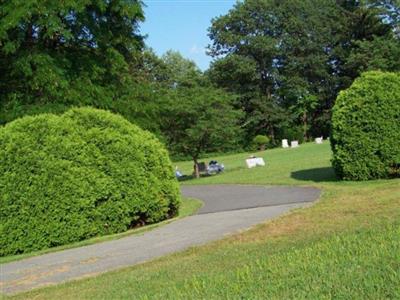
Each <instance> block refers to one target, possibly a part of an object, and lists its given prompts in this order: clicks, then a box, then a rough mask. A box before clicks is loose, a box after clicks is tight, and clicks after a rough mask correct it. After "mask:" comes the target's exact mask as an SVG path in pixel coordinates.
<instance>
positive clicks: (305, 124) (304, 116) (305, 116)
mask: <svg viewBox="0 0 400 300" xmlns="http://www.w3.org/2000/svg"><path fill="white" fill-rule="evenodd" d="M303 137H304V141H305V142H306V141H307V139H308V136H307V112H304V113H303Z"/></svg>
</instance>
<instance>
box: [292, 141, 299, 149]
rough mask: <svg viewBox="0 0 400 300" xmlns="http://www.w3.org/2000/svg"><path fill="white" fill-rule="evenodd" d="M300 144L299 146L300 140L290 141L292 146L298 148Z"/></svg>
mask: <svg viewBox="0 0 400 300" xmlns="http://www.w3.org/2000/svg"><path fill="white" fill-rule="evenodd" d="M298 146H299V141H291V142H290V147H292V148H297V147H298Z"/></svg>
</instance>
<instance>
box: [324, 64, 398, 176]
mask: <svg viewBox="0 0 400 300" xmlns="http://www.w3.org/2000/svg"><path fill="white" fill-rule="evenodd" d="M331 142H332V143H331V145H332V150H333V159H332V164H333V167H334V169H335V171H336V173H337V175H338V177H339V178H342V179H345V180H369V179H378V178H389V177H397V176H399V166H400V74H399V73H384V72H380V71H372V72H366V73H364V74H362V75H361V77H359V78H358V79H356V80H355V81H354V83H353V84H352V85H351V86H350V88H348V89H347V90H344V91H342V92H340V94H339V96H338V98H337V100H336V104H335V106H334V108H333V115H332V135H331Z"/></svg>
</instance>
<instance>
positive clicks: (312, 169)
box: [175, 143, 335, 185]
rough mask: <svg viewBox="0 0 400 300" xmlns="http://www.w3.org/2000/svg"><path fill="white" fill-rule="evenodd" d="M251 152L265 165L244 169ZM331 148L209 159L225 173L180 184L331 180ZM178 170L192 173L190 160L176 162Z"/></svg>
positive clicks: (308, 146)
mask: <svg viewBox="0 0 400 300" xmlns="http://www.w3.org/2000/svg"><path fill="white" fill-rule="evenodd" d="M250 155H255V156H257V157H262V158H263V159H264V161H265V163H266V167H265V168H262V167H257V168H252V169H247V167H246V159H247V158H248V157H249V156H250ZM330 158H331V149H330V146H329V144H328V143H325V144H322V145H315V144H311V143H309V144H304V145H301V146H300V147H299V148H294V149H290V148H288V149H280V148H276V149H271V150H267V151H263V152H255V153H240V154H234V155H226V156H220V157H216V158H208V159H204V160H202V161H204V162H206V163H208V161H209V160H211V159H216V160H217V161H218V162H220V163H223V164H224V165H225V172H224V173H222V174H219V175H218V176H210V177H203V178H201V179H193V180H187V181H183V182H182V183H183V184H224V183H238V184H274V185H304V184H307V182H308V184H310V183H313V182H332V181H335V175H334V172H333V169H332V168H331V163H330ZM175 165H176V166H178V169H179V170H180V171H181V172H182V173H183V174H185V175H190V174H191V173H192V172H193V162H191V161H187V162H177V163H176V164H175Z"/></svg>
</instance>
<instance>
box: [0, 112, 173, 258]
mask: <svg viewBox="0 0 400 300" xmlns="http://www.w3.org/2000/svg"><path fill="white" fill-rule="evenodd" d="M0 190H1V194H0V244H1V245H2V246H1V249H0V255H1V256H5V255H10V254H19V253H24V252H30V251H34V250H40V249H44V248H48V247H53V246H58V245H64V244H67V243H71V242H76V241H79V240H83V239H87V238H90V237H93V236H100V235H105V234H110V233H116V232H122V231H125V230H127V229H128V228H130V227H133V226H135V225H137V224H143V223H153V222H158V221H161V220H163V219H166V218H168V217H171V216H173V215H175V214H176V212H177V210H178V206H179V187H178V183H177V181H176V179H175V176H174V173H173V169H172V166H171V162H170V160H169V157H168V153H167V151H166V150H165V148H164V146H163V145H162V144H161V143H160V142H159V141H158V140H157V139H156V138H155V137H154V136H153V135H152V134H150V133H149V132H146V131H143V130H141V129H140V128H139V127H137V126H135V125H133V124H131V123H130V122H128V121H127V120H125V119H124V118H122V117H120V116H118V115H114V114H112V113H109V112H106V111H101V110H96V109H91V108H80V109H72V110H70V111H68V112H66V113H65V114H63V115H61V116H56V115H51V114H42V115H38V116H35V117H24V118H22V119H18V120H15V121H13V122H11V123H9V124H7V125H5V126H4V127H2V128H0Z"/></svg>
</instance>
